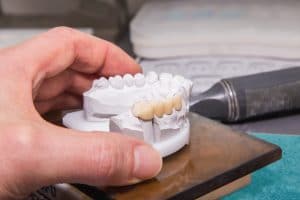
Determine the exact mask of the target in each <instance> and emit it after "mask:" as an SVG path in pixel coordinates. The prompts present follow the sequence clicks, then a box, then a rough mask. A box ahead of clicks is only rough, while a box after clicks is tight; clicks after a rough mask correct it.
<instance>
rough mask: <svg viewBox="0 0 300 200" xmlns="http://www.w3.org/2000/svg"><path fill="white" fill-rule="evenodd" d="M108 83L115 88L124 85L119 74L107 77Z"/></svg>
mask: <svg viewBox="0 0 300 200" xmlns="http://www.w3.org/2000/svg"><path fill="white" fill-rule="evenodd" d="M108 81H109V83H110V85H111V86H112V87H113V88H115V89H122V88H123V87H124V81H123V79H122V77H121V76H119V75H117V76H114V77H110V78H109V79H108Z"/></svg>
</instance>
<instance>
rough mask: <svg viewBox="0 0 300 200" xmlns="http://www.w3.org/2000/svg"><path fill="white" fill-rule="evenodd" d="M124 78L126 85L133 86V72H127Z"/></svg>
mask: <svg viewBox="0 0 300 200" xmlns="http://www.w3.org/2000/svg"><path fill="white" fill-rule="evenodd" d="M123 80H124V82H125V85H126V86H128V87H131V86H133V85H134V78H133V76H132V75H131V74H125V75H124V76H123Z"/></svg>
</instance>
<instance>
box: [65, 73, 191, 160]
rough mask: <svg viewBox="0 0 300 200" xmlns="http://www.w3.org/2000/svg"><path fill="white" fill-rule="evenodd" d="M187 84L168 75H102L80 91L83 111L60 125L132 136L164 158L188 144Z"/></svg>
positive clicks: (188, 86) (68, 116)
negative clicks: (82, 97)
mask: <svg viewBox="0 0 300 200" xmlns="http://www.w3.org/2000/svg"><path fill="white" fill-rule="evenodd" d="M191 87H192V82H191V81H189V80H187V79H185V78H184V77H181V76H177V75H176V76H173V75H172V74H169V73H162V74H160V75H159V76H158V75H157V74H156V73H155V72H150V73H148V74H147V75H146V77H145V76H144V75H143V74H140V73H138V74H136V75H134V76H132V75H130V74H126V75H124V76H123V77H121V76H119V75H118V76H114V77H109V79H108V80H107V79H106V78H103V77H102V78H100V79H98V80H95V81H94V83H93V86H92V88H91V89H90V90H89V91H87V92H85V93H84V94H83V96H84V106H83V110H82V111H78V112H73V113H69V114H67V115H66V116H65V117H64V118H63V123H64V125H65V126H67V127H69V128H74V129H76V130H82V131H111V132H119V133H122V134H126V135H130V136H133V137H137V138H139V139H142V140H144V141H146V142H147V143H149V144H151V145H152V146H153V147H154V148H156V149H157V150H158V151H159V152H160V153H161V155H162V156H163V157H165V156H168V155H170V154H172V153H174V152H176V151H178V150H179V149H181V148H182V147H183V146H184V145H186V144H188V141H189V121H188V119H187V117H186V114H187V112H188V107H189V94H190V90H191Z"/></svg>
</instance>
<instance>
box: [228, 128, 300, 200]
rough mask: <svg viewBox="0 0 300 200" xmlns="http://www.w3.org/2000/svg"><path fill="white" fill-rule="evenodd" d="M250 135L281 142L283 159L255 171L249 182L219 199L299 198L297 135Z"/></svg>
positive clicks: (299, 176) (298, 147) (299, 161)
mask: <svg viewBox="0 0 300 200" xmlns="http://www.w3.org/2000/svg"><path fill="white" fill-rule="evenodd" d="M299 131H300V130H299ZM251 135H254V136H256V137H258V138H260V139H263V140H265V141H268V142H271V143H274V144H277V145H278V146H280V147H281V149H282V151H283V153H282V159H281V160H279V161H277V162H275V163H273V164H271V165H269V166H267V167H265V168H263V169H261V170H258V171H256V172H255V173H253V174H252V181H251V184H250V185H249V186H247V187H245V188H243V189H241V190H239V191H237V192H234V193H232V194H230V195H228V196H226V197H224V198H222V199H223V200H300V135H279V134H251Z"/></svg>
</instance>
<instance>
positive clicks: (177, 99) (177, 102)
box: [172, 94, 182, 111]
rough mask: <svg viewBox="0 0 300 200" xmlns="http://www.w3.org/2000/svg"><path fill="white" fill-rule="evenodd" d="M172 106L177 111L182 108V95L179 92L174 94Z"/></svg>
mask: <svg viewBox="0 0 300 200" xmlns="http://www.w3.org/2000/svg"><path fill="white" fill-rule="evenodd" d="M172 103H173V108H174V109H175V110H177V111H179V110H181V108H182V97H181V95H179V94H176V95H175V96H174V97H173V98H172Z"/></svg>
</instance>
